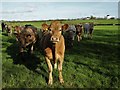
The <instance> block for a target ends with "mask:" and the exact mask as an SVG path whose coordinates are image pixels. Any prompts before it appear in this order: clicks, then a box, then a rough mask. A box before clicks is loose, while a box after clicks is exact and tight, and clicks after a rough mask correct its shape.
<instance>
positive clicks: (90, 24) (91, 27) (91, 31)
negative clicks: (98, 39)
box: [89, 22, 94, 39]
mask: <svg viewBox="0 0 120 90" xmlns="http://www.w3.org/2000/svg"><path fill="white" fill-rule="evenodd" d="M93 28H94V24H93V23H92V22H91V23H89V38H90V39H92V34H93Z"/></svg>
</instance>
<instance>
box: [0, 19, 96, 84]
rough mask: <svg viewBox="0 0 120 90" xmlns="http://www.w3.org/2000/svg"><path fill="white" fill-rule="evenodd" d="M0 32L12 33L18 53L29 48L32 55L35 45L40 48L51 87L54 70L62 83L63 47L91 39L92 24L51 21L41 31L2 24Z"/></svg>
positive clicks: (43, 25) (31, 26) (30, 26)
mask: <svg viewBox="0 0 120 90" xmlns="http://www.w3.org/2000/svg"><path fill="white" fill-rule="evenodd" d="M1 25H2V31H3V32H5V31H6V32H7V34H8V35H9V36H11V35H12V33H13V34H14V35H15V36H16V41H17V42H18V43H19V52H20V53H22V52H24V49H25V48H26V47H28V46H29V52H30V53H33V48H34V45H35V43H37V45H39V46H40V48H41V49H42V51H43V52H44V55H45V59H46V62H47V65H48V69H49V80H48V84H49V85H52V83H53V77H52V71H53V66H52V62H53V63H54V68H55V69H56V68H57V62H59V63H58V70H59V80H60V83H61V84H62V83H64V80H63V76H62V64H63V61H64V52H65V47H73V42H74V38H75V37H77V41H78V42H80V40H82V38H83V37H85V38H90V39H92V32H93V28H94V25H93V23H85V24H81V23H80V24H77V25H69V24H62V23H61V22H59V21H52V22H51V24H50V25H48V24H46V23H43V24H42V27H41V29H38V28H36V27H35V26H33V25H25V26H14V27H13V26H10V25H7V24H5V23H2V24H1ZM13 29H14V30H13Z"/></svg>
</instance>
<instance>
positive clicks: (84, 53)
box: [0, 20, 120, 88]
mask: <svg viewBox="0 0 120 90" xmlns="http://www.w3.org/2000/svg"><path fill="white" fill-rule="evenodd" d="M49 22H50V21H49ZM49 22H47V23H49ZM62 22H63V23H73V24H76V23H79V22H90V21H88V20H83V21H80V20H75V21H62ZM93 22H95V23H118V21H117V20H111V21H109V20H106V21H105V20H98V21H97V20H96V21H93ZM8 23H9V24H11V25H24V24H32V25H35V26H36V27H38V28H40V27H41V24H42V23H43V22H8ZM0 32H1V31H0ZM119 36H120V33H119V32H118V26H95V27H94V32H93V39H92V40H89V39H86V38H83V40H82V41H80V42H79V43H78V42H77V41H76V39H75V41H74V47H73V48H72V49H67V50H66V51H65V59H64V63H63V78H64V81H65V83H64V84H63V85H61V84H60V83H59V80H58V70H53V85H52V86H48V85H47V81H48V68H47V64H46V62H45V58H44V56H43V54H42V53H41V52H40V50H38V49H35V51H34V54H32V55H29V54H28V53H25V55H26V57H24V58H23V57H20V56H19V55H18V43H17V42H16V41H15V36H14V35H13V36H12V37H8V36H7V34H6V33H5V32H4V33H1V34H0V37H2V88H119V87H120V80H119V78H120V73H119V72H120V69H119V66H120V61H119V51H118V49H120V46H119V44H120V40H119V38H118V37H119ZM0 57H1V56H0Z"/></svg>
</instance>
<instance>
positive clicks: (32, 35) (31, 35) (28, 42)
mask: <svg viewBox="0 0 120 90" xmlns="http://www.w3.org/2000/svg"><path fill="white" fill-rule="evenodd" d="M35 31H36V30H34V28H33V27H25V28H24V30H22V31H21V32H20V34H19V36H18V41H19V47H20V53H21V52H24V49H25V48H26V47H27V46H29V51H30V53H33V45H34V44H35V42H36V40H37V35H36V32H35Z"/></svg>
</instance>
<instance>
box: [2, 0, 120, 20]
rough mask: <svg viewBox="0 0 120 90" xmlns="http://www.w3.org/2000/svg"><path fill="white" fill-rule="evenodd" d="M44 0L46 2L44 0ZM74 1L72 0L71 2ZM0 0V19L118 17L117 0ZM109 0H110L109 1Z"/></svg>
mask: <svg viewBox="0 0 120 90" xmlns="http://www.w3.org/2000/svg"><path fill="white" fill-rule="evenodd" d="M45 1H46V2H45ZM73 1H74V2H73ZM88 1H89V0H84V2H83V1H81V0H71V1H70V0H69V2H68V1H67V0H64V2H63V0H51V2H48V0H44V2H41V1H40V0H26V1H25V0H20V1H18V0H17V1H16V0H11V2H10V0H4V1H3V0H2V2H1V3H0V4H1V10H0V15H2V17H0V20H10V21H11V20H48V19H64V18H82V17H87V16H90V15H93V16H96V17H104V16H105V15H107V14H109V15H111V16H115V17H118V2H117V1H118V0H101V2H95V1H98V0H92V1H89V2H88ZM110 1H111V2H110Z"/></svg>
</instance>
